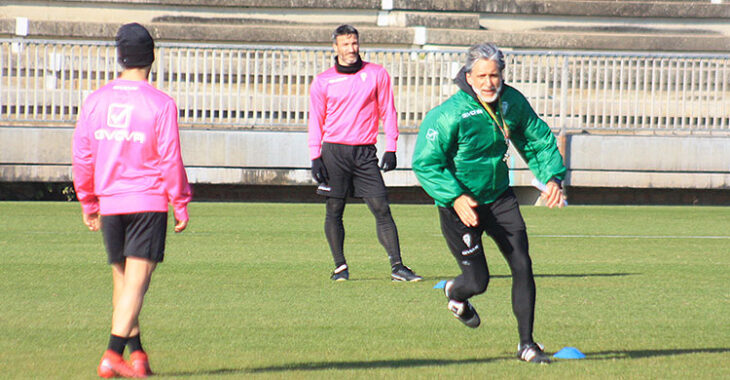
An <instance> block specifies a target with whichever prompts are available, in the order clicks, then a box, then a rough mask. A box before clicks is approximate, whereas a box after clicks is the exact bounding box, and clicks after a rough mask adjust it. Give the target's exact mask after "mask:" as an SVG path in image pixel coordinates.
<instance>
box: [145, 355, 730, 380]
mask: <svg viewBox="0 0 730 380" xmlns="http://www.w3.org/2000/svg"><path fill="white" fill-rule="evenodd" d="M727 352H730V348H692V349H672V350H629V351H598V352H587V353H586V360H617V359H618V360H620V359H642V358H650V357H657V356H675V355H687V354H723V353H727ZM505 360H515V358H514V356H511V355H510V356H503V357H496V358H472V359H458V360H452V359H398V360H374V361H345V362H312V363H291V364H285V365H278V366H268V367H253V368H220V369H213V370H201V371H189V372H168V373H158V375H160V376H176V377H183V376H210V375H234V374H256V373H276V372H289V371H323V370H331V369H336V370H349V369H355V370H357V369H374V368H408V367H430V366H445V365H460V364H486V363H493V362H498V361H505Z"/></svg>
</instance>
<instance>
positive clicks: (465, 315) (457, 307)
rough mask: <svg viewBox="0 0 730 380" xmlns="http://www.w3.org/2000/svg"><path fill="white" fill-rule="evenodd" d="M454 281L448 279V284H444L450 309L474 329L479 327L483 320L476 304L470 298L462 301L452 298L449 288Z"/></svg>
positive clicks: (455, 315)
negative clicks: (473, 304) (472, 303)
mask: <svg viewBox="0 0 730 380" xmlns="http://www.w3.org/2000/svg"><path fill="white" fill-rule="evenodd" d="M453 283H454V282H453V280H452V281H447V282H446V285H445V286H444V295H445V296H446V299H448V300H449V303H448V305H447V307H448V309H449V311H451V313H453V314H454V317H456V318H458V319H459V321H461V323H463V324H464V325H466V326H467V327H471V328H473V329H475V328H477V327H479V325H480V324H481V323H482V320H481V319H480V318H479V314H478V313H477V310H476V309H475V308H474V306H472V305H471V303H469V300H466V301H464V302H461V301H457V300H454V299H451V297H450V296H449V290H450V289H451V286H452V285H453Z"/></svg>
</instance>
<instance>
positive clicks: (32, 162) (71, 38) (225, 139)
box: [0, 0, 730, 202]
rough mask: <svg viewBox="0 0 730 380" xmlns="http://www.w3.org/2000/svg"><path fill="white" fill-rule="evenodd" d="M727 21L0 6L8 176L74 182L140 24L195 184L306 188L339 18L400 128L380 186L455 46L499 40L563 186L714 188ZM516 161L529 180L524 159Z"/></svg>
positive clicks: (704, 15)
mask: <svg viewBox="0 0 730 380" xmlns="http://www.w3.org/2000/svg"><path fill="white" fill-rule="evenodd" d="M203 4H204V5H203ZM729 20H730V3H727V2H723V1H710V0H706V1H699V0H695V1H692V0H689V1H688V0H668V1H632V0H619V1H608V0H592V1H579V0H575V1H572V0H571V1H569V0H560V1H532V0H518V1H510V2H501V1H476V0H458V1H453V0H423V1H418V0H365V1H360V2H357V3H347V2H332V1H326V0H268V1H259V0H211V1H207V2H200V1H193V0H118V1H103V0H91V1H66V0H47V1H4V2H2V4H0V40H2V41H0V70H1V73H2V75H1V76H0V182H3V181H21V182H22V181H26V182H54V183H57V182H63V181H69V180H70V171H69V165H68V164H69V157H68V140H69V136H70V132H71V129H72V127H73V123H74V119H75V115H76V113H77V111H78V106H79V105H80V104H81V102H82V100H83V98H84V96H85V95H86V94H88V92H89V91H91V89H94V88H97V87H98V86H99V85H100V84H102V83H103V82H105V81H106V80H108V79H109V78H112V77H113V76H114V75H115V72H116V69H117V68H116V63H115V59H114V50H113V47H112V46H111V39H112V36H113V35H114V34H115V32H116V30H117V28H118V27H119V25H121V24H122V23H125V22H131V21H137V22H141V23H143V24H145V25H146V26H147V27H148V28H149V29H150V30H151V31H152V33H153V35H154V36H155V38H156V39H157V41H158V42H159V45H158V53H159V55H158V58H159V59H158V62H156V64H155V67H154V68H153V70H154V72H153V75H152V78H151V79H152V81H153V82H154V83H155V84H156V85H157V86H158V87H160V88H161V89H163V90H165V91H168V92H169V93H170V94H171V95H172V96H174V97H175V98H176V100H177V101H178V105H179V106H180V120H181V126H182V127H183V131H182V139H183V149H184V153H185V157H186V163H187V164H188V173H189V175H190V177H191V181H192V182H193V183H196V184H198V185H200V184H217V185H220V186H224V185H226V186H228V185H232V186H237V185H240V184H247V185H259V186H281V185H288V186H302V187H304V188H305V189H308V186H310V185H311V179H310V178H309V177H310V176H309V172H308V164H309V162H308V160H307V158H306V152H305V151H306V141H305V133H304V125H305V124H306V122H305V120H306V108H307V101H308V96H307V94H308V84H309V83H310V82H311V80H312V78H313V76H314V75H315V74H316V73H317V72H319V71H321V70H323V68H326V66H328V65H329V64H330V58H331V48H330V44H331V39H330V38H331V37H330V33H331V31H332V30H333V28H334V27H335V26H336V25H339V24H341V23H351V24H354V25H356V26H357V27H358V29H360V31H361V33H362V43H363V47H364V49H366V50H365V53H364V54H365V55H366V59H369V58H368V57H371V58H372V60H373V61H376V62H379V63H382V64H384V65H386V67H388V70H389V72H390V73H391V75H392V76H393V83H394V86H395V87H396V95H397V102H399V103H398V104H397V105H396V106H397V108H398V110H399V112H400V117H401V126H402V131H403V132H404V133H403V134H402V136H401V139H400V141H399V152H401V153H400V156H399V165H400V166H399V170H396V171H394V172H391V173H388V175H387V176H386V182H388V183H389V185H392V186H402V187H403V189H408V190H407V191H412V189H413V186H415V185H417V182H416V181H415V178H414V177H413V176H412V175H411V173H410V170H409V168H410V155H411V153H412V152H411V151H410V149H412V146H413V140H414V135H413V134H412V132H414V131H415V130H416V129H417V126H418V122H419V120H420V119H421V118H422V117H423V115H424V113H425V112H426V111H428V110H429V109H430V108H431V107H432V106H433V105H435V104H438V103H439V102H440V101H441V100H443V99H444V98H445V97H448V95H450V94H451V93H452V92H453V89H452V88H451V87H449V84H450V78H451V76H452V74H453V72H454V69H458V65H459V63H458V62H459V61H460V59H461V58H459V57H460V56H459V52H460V51H463V49H464V48H465V47H466V46H468V45H470V44H472V43H475V42H482V41H493V42H496V43H497V44H498V45H500V46H502V47H503V48H505V49H506V50H507V52H508V54H507V55H508V58H509V60H510V61H509V62H508V69H509V73H508V80H509V82H510V83H513V84H515V85H516V86H517V87H518V88H519V89H520V90H522V91H523V92H525V94H526V95H527V96H528V98H530V101H531V102H532V103H533V105H534V106H535V107H536V110H537V111H538V112H539V113H540V114H541V116H542V117H544V118H545V119H546V120H548V122H549V123H550V124H551V125H552V126H553V127H555V128H556V132H557V131H561V130H562V131H563V132H566V131H567V132H568V134H569V136H568V137H567V138H566V139H565V140H562V141H563V149H564V152H565V153H566V160H567V162H568V164H569V167H570V170H571V172H570V177H569V181H568V184H570V185H571V186H572V187H575V188H576V189H586V190H584V191H583V194H585V196H584V197H585V199H588V197H593V198H596V199H597V198H600V197H599V196H598V195H596V194H597V193H596V192H595V191H593V190H592V189H596V188H604V189H607V191H606V193H610V192H611V191H613V190H612V189H616V188H638V189H653V188H664V189H669V188H673V189H704V190H713V191H719V190H720V189H727V188H729V187H730V173H729V172H728V169H727V168H728V167H730V164H729V163H728V160H730V158H728V157H730V154H728V149H730V148H727V147H728V146H730V144H728V143H727V141H728V139H730V138H729V137H728V136H729V135H730V57H728V55H727V52H728V51H730V22H728V21H729ZM44 41H45V42H44ZM244 45H245V46H244ZM292 47H293V48H292ZM298 48H300V49H301V50H297V49H298ZM378 48H381V49H390V51H378V50H377V49H378ZM411 49H416V50H411ZM368 50H370V51H368ZM606 135H610V136H606ZM657 135H661V136H657ZM282 147H283V149H282ZM678 151H681V152H684V153H685V154H686V155H687V156H691V157H692V159H691V160H683V159H682V157H684V156H677V155H672V154H668V153H672V152H678ZM252 152H255V154H253V153H252ZM512 156H513V157H516V155H515V154H513V155H512ZM510 166H511V167H512V168H513V174H514V178H513V183H514V184H516V185H518V186H519V185H526V184H529V182H530V179H531V177H530V175H529V172H528V171H527V170H526V169H525V166H524V163H521V162H520V161H519V160H517V161H516V162H514V163H511V165H510ZM268 189H269V190H267V191H266V192H267V193H272V194H273V193H275V191H271V187H269V188H268ZM305 191H308V190H305ZM599 193H600V192H599ZM625 193H626V194H633V193H631V192H625ZM627 197H628V195H627ZM682 199H685V198H682ZM573 200H574V201H575V200H576V199H575V198H573ZM578 202H580V200H578ZM597 202H598V201H597Z"/></svg>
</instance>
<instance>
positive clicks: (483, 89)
mask: <svg viewBox="0 0 730 380" xmlns="http://www.w3.org/2000/svg"><path fill="white" fill-rule="evenodd" d="M466 82H467V83H469V85H470V86H471V87H472V88H473V89H474V92H476V93H477V96H479V98H480V99H482V101H484V102H486V103H491V102H493V101H495V100H497V96H499V91H500V90H501V89H502V72H501V71H500V70H499V66H498V65H497V62H496V61H493V60H491V59H480V60H478V61H476V63H475V64H474V66H473V67H472V69H471V73H466Z"/></svg>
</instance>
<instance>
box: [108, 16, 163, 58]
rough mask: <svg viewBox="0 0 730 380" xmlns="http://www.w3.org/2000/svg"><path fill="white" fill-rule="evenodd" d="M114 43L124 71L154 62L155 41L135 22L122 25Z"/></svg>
mask: <svg viewBox="0 0 730 380" xmlns="http://www.w3.org/2000/svg"><path fill="white" fill-rule="evenodd" d="M116 42H117V57H118V61H119V64H120V65H122V67H124V68H125V69H127V68H137V67H146V66H149V65H151V64H152V62H154V61H155V41H154V40H153V39H152V36H151V35H150V32H148V31H147V29H146V28H145V27H144V26H142V25H140V24H138V23H136V22H133V23H130V24H124V25H122V26H121V27H120V28H119V31H118V32H117V37H116Z"/></svg>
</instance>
